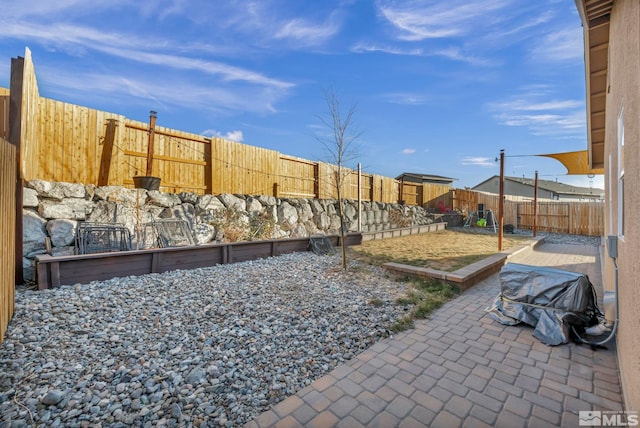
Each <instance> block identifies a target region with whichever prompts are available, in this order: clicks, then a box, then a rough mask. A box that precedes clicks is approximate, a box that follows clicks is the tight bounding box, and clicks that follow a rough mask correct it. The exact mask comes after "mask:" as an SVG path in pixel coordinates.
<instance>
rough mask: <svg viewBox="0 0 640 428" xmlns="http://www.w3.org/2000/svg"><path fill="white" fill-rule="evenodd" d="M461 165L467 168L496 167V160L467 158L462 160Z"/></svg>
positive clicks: (476, 157)
mask: <svg viewBox="0 0 640 428" xmlns="http://www.w3.org/2000/svg"><path fill="white" fill-rule="evenodd" d="M460 163H461V164H462V165H465V166H469V165H471V166H484V167H489V166H495V165H496V161H495V158H487V157H481V156H465V157H463V158H462V159H461V160H460Z"/></svg>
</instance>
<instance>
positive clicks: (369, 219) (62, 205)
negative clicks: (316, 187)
mask: <svg viewBox="0 0 640 428" xmlns="http://www.w3.org/2000/svg"><path fill="white" fill-rule="evenodd" d="M223 212H230V213H232V214H234V217H233V220H229V221H227V220H224V219H222V220H221V216H220V213H223ZM23 213H24V220H23V228H24V234H23V246H24V247H23V248H24V249H23V254H24V260H23V262H24V267H25V269H24V278H25V280H34V279H35V276H34V267H35V266H34V259H35V257H36V256H37V255H39V254H44V253H46V252H47V241H49V242H50V248H49V250H50V252H51V254H52V255H70V254H73V253H74V238H75V232H76V228H77V225H78V223H79V222H94V223H110V224H111V223H120V224H123V225H125V226H126V227H127V228H128V229H129V231H130V232H131V236H132V238H133V244H134V248H136V241H137V237H136V230H139V228H137V225H141V224H145V223H149V222H151V221H154V220H158V219H179V220H185V221H186V222H187V223H188V224H189V226H190V229H191V231H192V233H193V236H194V240H195V242H196V243H197V244H206V243H210V242H223V241H225V240H227V241H229V240H236V237H237V236H239V235H238V229H243V228H246V230H247V231H250V230H252V231H253V232H252V233H244V234H242V236H244V237H245V238H244V239H251V236H253V237H256V236H258V235H257V232H259V231H261V234H260V235H259V237H260V238H261V239H278V238H289V237H291V238H299V237H305V236H311V235H313V234H327V235H331V234H337V233H339V230H340V229H339V228H340V218H339V216H338V202H337V200H334V199H324V200H318V199H285V198H275V197H272V196H249V195H229V194H221V195H215V196H214V195H197V194H194V193H180V194H171V193H162V192H159V191H154V190H152V191H147V190H144V189H126V188H124V187H119V186H104V187H96V186H94V185H82V184H71V183H55V182H47V181H43V180H32V181H29V182H27V183H26V186H25V189H24V199H23ZM344 216H345V219H346V223H347V227H348V231H357V230H358V203H357V201H353V200H347V201H345V207H344ZM257 220H261V221H263V222H264V223H263V225H262V226H260V225H259V226H258V227H256V226H255V224H256V221H257ZM231 222H232V223H233V226H234V227H235V230H234V232H235V233H234V234H233V236H232V234H231V229H230V228H229V227H228V226H229V223H231ZM430 223H433V215H432V214H430V213H428V212H427V211H426V210H424V209H423V208H421V207H415V206H404V205H399V204H385V203H380V202H363V203H362V231H363V232H372V231H382V230H388V229H394V228H398V227H406V226H415V225H423V224H430ZM265 225H266V227H265ZM252 228H253V229H252ZM240 232H244V231H243V230H241V231H240ZM265 232H266V236H265ZM230 238H234V239H230Z"/></svg>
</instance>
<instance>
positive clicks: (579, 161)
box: [537, 150, 604, 175]
mask: <svg viewBox="0 0 640 428" xmlns="http://www.w3.org/2000/svg"><path fill="white" fill-rule="evenodd" d="M537 156H546V157H548V158H553V159H555V160H557V161H560V163H562V165H564V166H565V168H567V175H588V174H604V168H594V169H591V168H589V152H588V151H586V150H580V151H577V152H565V153H552V154H547V155H537Z"/></svg>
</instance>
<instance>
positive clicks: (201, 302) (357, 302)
mask: <svg viewBox="0 0 640 428" xmlns="http://www.w3.org/2000/svg"><path fill="white" fill-rule="evenodd" d="M515 232H516V233H518V234H524V235H526V234H529V235H530V234H531V232H530V231H517V230H516V231H515ZM540 235H541V236H545V241H546V242H550V243H572V244H576V245H599V244H600V238H598V237H587V236H574V235H560V234H545V233H541V234H540ZM406 291H407V290H406V288H405V284H403V283H399V282H395V281H393V279H392V278H391V277H390V276H389V275H388V274H387V273H386V272H384V271H383V270H381V269H378V268H371V267H363V266H359V265H353V266H352V267H351V268H350V270H349V271H348V272H347V273H345V272H343V271H342V270H341V269H340V259H339V256H333V257H328V256H324V257H323V256H316V255H314V254H313V253H296V254H289V255H283V256H279V257H276V258H269V259H264V260H258V261H253V262H244V263H236V264H231V265H219V266H214V267H211V268H203V269H195V270H189V271H175V272H168V273H164V274H151V275H145V276H140V277H127V278H116V279H113V280H109V281H100V282H93V283H91V284H84V285H75V286H66V287H60V288H57V289H53V290H46V291H31V290H28V289H18V290H17V291H16V306H15V315H14V318H13V320H12V321H11V323H10V325H9V328H8V330H7V333H6V335H5V339H4V342H3V344H2V346H1V347H0V427H2V428H4V427H20V426H47V427H48V426H53V427H55V426H64V427H69V426H81V427H85V426H86V427H99V426H109V427H118V426H122V427H124V426H241V425H243V424H244V423H245V422H247V421H249V420H251V419H252V418H254V417H255V416H257V415H258V414H260V413H261V412H263V411H265V410H267V409H269V408H270V407H271V406H273V405H274V404H275V403H277V402H279V401H281V400H283V399H284V398H286V397H288V396H289V395H291V394H294V393H295V392H297V391H298V390H300V389H302V388H304V387H305V386H307V385H309V384H310V383H311V382H312V381H313V380H314V379H317V378H319V377H321V376H322V375H324V374H326V373H327V372H329V371H330V370H332V369H333V368H334V367H335V366H336V365H338V364H340V363H342V362H343V361H345V360H348V359H350V358H351V357H353V356H354V355H356V354H358V353H359V352H361V351H363V350H365V349H367V348H368V347H370V346H371V345H372V344H373V343H374V342H375V341H377V340H379V339H380V338H382V337H385V336H386V335H388V330H387V328H388V326H389V325H390V324H391V323H392V322H393V321H395V320H397V319H399V318H400V317H402V316H403V315H404V314H405V311H406V310H407V308H404V307H400V306H397V305H395V304H394V303H393V302H394V301H395V298H396V297H397V296H398V295H401V294H404V293H405V292H406Z"/></svg>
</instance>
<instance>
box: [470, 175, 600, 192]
mask: <svg viewBox="0 0 640 428" xmlns="http://www.w3.org/2000/svg"><path fill="white" fill-rule="evenodd" d="M494 178H500V177H499V176H497V175H494V176H493V177H490V178H488V179H486V180H484V181H483V182H482V183H480V184H477V185H475V186H474V187H473V189H475V188H476V187H479V186H481V185H483V184H484V183H486V182H488V181H490V180H493V179H494ZM504 179H505V181H507V180H509V181H512V182H514V183H520V184H524V185H526V186H531V187H533V186H534V185H535V180H534V179H533V178H524V177H505V178H504ZM538 189H544V190H548V191H549V192H553V193H556V194H558V195H577V196H594V195H598V196H599V195H601V194H603V193H604V189H598V188H592V187H578V186H572V185H570V184H565V183H560V182H558V181H552V180H540V179H538Z"/></svg>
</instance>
